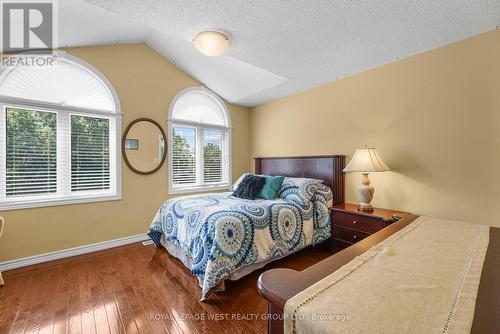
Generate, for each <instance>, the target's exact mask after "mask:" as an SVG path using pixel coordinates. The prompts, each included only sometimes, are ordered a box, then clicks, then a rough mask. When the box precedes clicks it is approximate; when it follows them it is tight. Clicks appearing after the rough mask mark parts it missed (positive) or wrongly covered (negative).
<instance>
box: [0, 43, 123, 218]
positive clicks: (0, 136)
mask: <svg viewBox="0 0 500 334" xmlns="http://www.w3.org/2000/svg"><path fill="white" fill-rule="evenodd" d="M119 135H120V104H119V101H118V98H117V95H116V93H115V91H114V89H113V87H112V86H111V84H110V83H109V82H108V80H106V78H105V77H104V76H103V75H102V74H101V73H100V72H99V71H97V70H96V69H95V68H93V67H92V66H90V65H89V64H86V63H84V62H83V61H81V60H79V59H77V58H75V57H72V56H70V55H68V54H66V53H60V54H58V56H57V62H54V64H53V65H52V66H40V67H26V66H17V67H12V68H6V69H5V70H4V71H3V72H2V73H1V74H0V157H1V158H0V209H15V208H26V207H36V206H46V205H57V204H69V203H81V202H92V201H101V200H110V199H117V198H120V182H119V180H120V163H119V162H120V150H119V149H118V145H119Z"/></svg>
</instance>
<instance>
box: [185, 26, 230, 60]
mask: <svg viewBox="0 0 500 334" xmlns="http://www.w3.org/2000/svg"><path fill="white" fill-rule="evenodd" d="M193 44H194V46H195V47H196V48H197V49H198V51H200V52H201V53H203V54H204V55H205V56H209V57H216V56H220V55H223V54H224V53H226V52H227V50H229V46H230V45H231V42H230V40H229V37H227V36H226V35H224V34H223V33H220V32H218V31H202V32H200V33H199V34H198V35H196V36H195V37H194V39H193Z"/></svg>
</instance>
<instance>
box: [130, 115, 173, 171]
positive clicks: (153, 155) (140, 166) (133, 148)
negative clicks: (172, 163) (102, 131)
mask: <svg viewBox="0 0 500 334" xmlns="http://www.w3.org/2000/svg"><path fill="white" fill-rule="evenodd" d="M166 146H167V137H166V136H165V132H164V131H163V129H162V128H161V126H160V124H158V123H157V122H156V121H154V120H152V119H149V118H138V119H136V120H134V121H133V122H132V123H130V124H129V125H128V126H127V128H126V129H125V133H124V134H123V139H122V155H123V159H125V163H126V164H127V166H128V167H129V168H130V169H131V170H133V171H134V172H136V173H138V174H142V175H148V174H153V173H154V172H156V171H157V170H159V169H160V168H161V166H162V165H163V163H164V162H165V157H166V153H167V152H166Z"/></svg>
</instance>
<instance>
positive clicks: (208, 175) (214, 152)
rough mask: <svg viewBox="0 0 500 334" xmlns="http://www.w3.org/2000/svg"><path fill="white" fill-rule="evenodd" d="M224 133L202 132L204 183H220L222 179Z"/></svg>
mask: <svg viewBox="0 0 500 334" xmlns="http://www.w3.org/2000/svg"><path fill="white" fill-rule="evenodd" d="M223 136H224V132H223V131H221V130H208V129H205V130H204V131H203V155H204V159H203V181H204V182H205V183H220V182H222V179H223V173H224V171H223V163H222V161H223V157H222V149H223V145H224V140H223Z"/></svg>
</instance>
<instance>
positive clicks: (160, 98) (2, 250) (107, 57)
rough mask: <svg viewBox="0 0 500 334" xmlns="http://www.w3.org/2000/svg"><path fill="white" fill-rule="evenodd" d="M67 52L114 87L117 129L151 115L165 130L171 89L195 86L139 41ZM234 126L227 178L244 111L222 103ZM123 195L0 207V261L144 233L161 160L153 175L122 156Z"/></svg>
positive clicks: (243, 141) (240, 152)
mask: <svg viewBox="0 0 500 334" xmlns="http://www.w3.org/2000/svg"><path fill="white" fill-rule="evenodd" d="M68 52H69V53H71V54H72V55H75V56H77V57H80V58H81V59H83V60H85V61H87V62H88V63H90V64H92V65H93V66H95V67H96V68H97V69H99V70H100V71H101V72H102V73H104V75H105V76H106V77H107V78H108V79H109V80H110V81H111V83H112V84H113V86H114V88H115V89H116V91H117V93H118V95H119V98H120V102H121V107H122V112H123V122H122V131H123V130H124V129H125V126H126V125H127V124H128V123H130V122H131V121H132V120H133V119H135V118H138V117H150V118H153V119H154V120H156V121H157V122H159V123H160V124H162V125H163V127H164V129H166V119H167V112H168V107H169V105H170V102H171V101H172V99H173V98H174V96H175V94H177V93H178V92H179V91H181V90H182V89H184V88H187V87H191V86H198V85H200V84H199V83H198V82H197V81H195V80H194V79H192V78H191V77H189V76H188V75H186V74H185V73H183V72H182V71H180V70H179V69H177V68H176V67H175V66H174V65H172V64H171V63H169V62H168V61H166V60H165V59H164V58H163V57H162V56H160V55H159V54H157V53H156V52H154V51H153V50H152V49H150V48H149V47H147V46H146V45H143V44H134V45H120V46H102V47H89V48H76V49H70V50H68ZM228 107H229V110H230V113H231V120H232V125H233V136H232V139H233V152H232V153H233V176H234V177H235V178H236V177H238V176H239V175H240V174H242V173H243V172H246V171H248V165H249V157H250V146H249V111H248V109H246V108H243V107H238V106H233V105H228ZM122 175H123V177H122V187H123V199H122V200H120V201H112V202H101V203H91V204H79V205H67V206H55V207H46V208H38V209H28V210H13V211H4V212H1V213H0V215H2V216H4V217H5V219H6V227H5V230H4V235H3V236H2V239H1V240H0V262H2V261H7V260H12V259H17V258H22V257H26V256H31V255H35V254H41V253H46V252H51V251H56V250H61V249H66V248H70V247H75V246H81V245H87V244H91V243H96V242H101V241H106V240H111V239H116V238H121V237H126V236H131V235H136V234H139V233H144V232H145V231H146V230H147V228H148V225H149V223H150V221H151V219H152V218H153V216H154V214H155V213H156V210H157V209H158V207H159V205H160V204H161V203H162V202H163V201H164V200H165V199H167V198H168V195H167V164H165V165H164V166H163V167H162V169H161V170H160V171H158V172H157V173H156V174H153V175H149V176H141V175H137V174H134V173H132V172H131V171H130V170H129V169H128V168H127V166H126V165H125V164H124V163H123V161H122Z"/></svg>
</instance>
